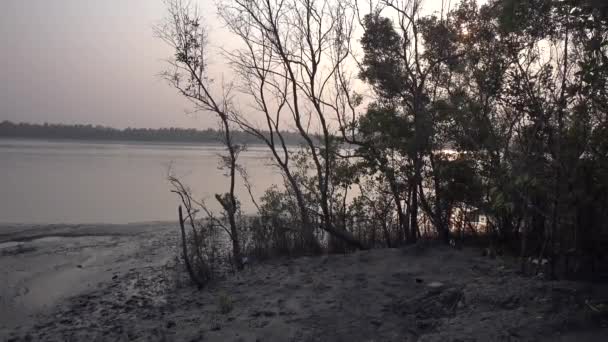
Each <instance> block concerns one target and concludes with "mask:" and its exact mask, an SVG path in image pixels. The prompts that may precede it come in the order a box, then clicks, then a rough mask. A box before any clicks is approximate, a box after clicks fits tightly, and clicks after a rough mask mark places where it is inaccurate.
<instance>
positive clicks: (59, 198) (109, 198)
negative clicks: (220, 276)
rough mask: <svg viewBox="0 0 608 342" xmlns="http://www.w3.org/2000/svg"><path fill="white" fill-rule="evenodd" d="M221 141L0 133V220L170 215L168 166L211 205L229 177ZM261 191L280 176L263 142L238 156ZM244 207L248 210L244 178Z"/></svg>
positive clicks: (173, 213)
mask: <svg viewBox="0 0 608 342" xmlns="http://www.w3.org/2000/svg"><path fill="white" fill-rule="evenodd" d="M220 153H222V146H219V145H194V144H191V145H188V144H185V145H183V144H162V145H158V144H142V143H105V142H104V143H88V142H72V141H60V142H58V141H53V142H47V141H34V140H0V222H4V223H7V222H11V223H15V222H25V223H127V222H138V221H155V220H175V217H176V207H177V204H178V201H177V198H176V197H175V195H174V194H172V193H171V192H170V186H169V184H168V182H167V180H166V177H167V173H168V170H169V168H171V170H172V172H173V174H175V175H177V176H178V177H180V178H181V179H183V180H184V182H185V183H186V184H187V185H189V186H190V187H191V189H192V190H193V193H194V194H195V195H197V197H198V198H202V199H207V203H209V204H210V206H211V207H212V208H214V209H218V208H219V207H218V206H217V205H216V203H215V199H213V195H214V194H215V193H220V192H225V191H226V189H227V186H228V178H226V177H224V176H223V172H222V171H221V170H219V169H218V165H219V163H218V160H219V158H218V155H219V154H220ZM239 161H240V163H241V164H242V165H244V166H245V167H246V168H247V172H248V174H249V177H250V180H251V182H252V183H253V185H254V191H255V192H256V195H257V196H260V195H261V194H262V192H263V191H264V189H266V188H268V187H269V186H271V185H272V184H280V183H282V178H281V176H280V175H279V174H278V172H277V170H276V168H274V167H271V166H269V165H270V164H271V159H270V154H269V153H268V152H267V150H266V149H265V148H264V147H262V146H250V147H249V149H248V150H247V151H245V152H243V153H242V154H241V156H240V159H239ZM237 190H238V191H239V194H240V197H241V198H242V202H243V209H244V211H245V212H247V211H251V210H252V207H253V206H252V204H250V201H249V197H248V195H247V194H246V191H245V189H244V187H243V186H242V184H239V187H238V189H237Z"/></svg>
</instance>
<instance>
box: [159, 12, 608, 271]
mask: <svg viewBox="0 0 608 342" xmlns="http://www.w3.org/2000/svg"><path fill="white" fill-rule="evenodd" d="M172 3H173V5H174V7H172V11H170V12H171V16H170V18H169V19H170V22H171V25H168V26H166V27H164V30H161V31H162V33H163V34H164V35H161V36H162V37H163V38H164V39H165V40H166V41H168V42H169V44H170V45H171V46H172V47H173V48H175V50H176V54H175V59H174V61H173V64H172V65H173V66H174V67H175V69H172V71H170V72H168V73H167V74H166V76H167V79H168V80H169V81H170V83H171V84H172V85H173V86H175V87H176V88H178V89H179V90H180V91H181V93H182V94H184V95H186V96H188V97H189V98H191V99H193V100H194V101H195V102H197V101H198V103H199V104H201V106H202V107H204V108H205V109H207V110H208V111H210V112H212V113H216V114H218V115H219V116H221V117H223V118H225V119H226V121H227V122H229V123H230V125H226V126H225V127H224V132H225V133H227V135H228V136H229V135H230V134H229V130H230V128H231V127H238V128H240V129H243V130H245V131H247V132H249V133H250V134H252V136H255V137H257V138H258V139H259V140H260V141H261V142H263V143H264V144H266V145H267V146H268V148H269V149H270V151H271V152H272V153H273V155H274V157H275V161H276V164H277V166H278V167H279V169H280V170H281V171H282V172H283V174H284V176H285V180H286V181H285V189H284V190H283V189H280V188H273V189H269V190H268V191H267V192H266V194H265V195H264V196H263V197H262V199H261V201H260V204H259V205H258V208H259V216H258V217H256V218H255V219H254V220H253V222H248V221H245V220H241V221H239V222H238V223H234V222H231V228H230V229H226V230H229V231H235V227H234V225H235V224H236V225H238V227H236V228H237V230H238V231H240V232H242V234H240V235H235V234H230V237H231V238H232V239H233V240H234V239H243V240H247V241H244V243H243V244H242V246H244V247H243V248H245V249H249V250H250V251H257V253H261V254H264V253H266V254H267V253H268V252H269V251H275V252H277V251H278V252H281V253H291V254H293V253H302V252H308V253H313V252H318V251H319V247H322V248H325V249H328V250H330V251H338V250H348V249H350V248H362V249H364V248H370V247H376V246H377V247H380V246H387V247H394V246H398V245H401V244H404V243H413V242H416V241H417V240H418V239H420V238H425V239H428V238H437V239H439V240H441V241H443V242H444V243H446V244H447V243H452V244H456V245H458V244H459V243H461V242H462V241H465V240H467V239H469V238H476V240H478V241H480V240H481V241H485V243H487V244H488V245H489V246H490V248H491V249H492V250H505V251H508V252H510V253H512V254H514V255H518V256H520V258H521V263H522V268H523V269H525V268H526V266H529V265H528V264H529V263H530V261H532V262H533V263H534V265H536V266H534V269H535V272H537V273H538V272H539V271H542V272H544V273H545V274H548V275H550V276H553V277H555V276H570V275H578V276H580V275H597V274H598V267H599V266H601V265H602V264H603V263H605V259H604V262H603V263H602V261H601V260H602V258H605V255H606V251H607V250H608V248H607V246H608V210H607V209H608V107H606V104H607V103H608V83H607V82H608V5H606V3H605V1H601V0H530V1H528V0H527V1H521V0H503V1H498V0H490V1H489V2H488V3H487V4H484V5H482V6H479V5H478V4H477V3H476V2H475V1H472V0H462V1H461V2H460V3H459V4H456V5H455V6H454V7H452V8H443V10H442V11H441V12H439V13H435V14H429V15H424V14H423V13H422V12H421V6H422V5H423V1H421V0H379V1H372V2H370V3H369V6H368V5H367V4H366V6H365V8H360V7H358V2H356V1H348V0H335V1H332V0H319V1H312V0H311V1H295V0H294V1H291V0H287V1H285V0H280V1H278V0H265V1H260V2H258V1H240V0H234V1H224V2H222V8H220V13H221V15H222V17H223V18H224V20H225V23H226V25H227V26H228V28H229V29H230V30H231V31H232V33H233V34H234V36H235V37H236V38H238V39H240V40H241V42H242V43H243V46H244V47H243V48H242V49H238V50H236V51H234V52H229V53H227V57H228V58H229V59H230V62H231V65H232V66H233V67H234V68H235V71H236V75H238V76H239V77H238V78H237V79H235V80H234V83H235V84H238V85H239V87H234V88H233V87H232V83H230V84H222V85H216V84H214V83H213V82H212V81H211V80H209V79H208V78H206V77H205V76H203V77H201V76H200V75H206V74H205V71H206V58H205V54H206V49H205V46H206V42H207V38H208V37H207V34H206V31H205V30H204V25H201V20H202V18H201V17H198V16H197V15H196V12H190V11H189V10H188V9H187V8H185V7H184V6H182V3H181V1H174V2H172ZM357 32H362V36H360V37H355V34H356V33H357ZM357 43H360V46H358V45H357ZM193 71H196V72H193ZM361 83H364V85H365V87H362V86H361ZM214 88H221V89H222V90H223V91H222V92H221V93H222V94H224V96H223V97H221V98H220V99H217V98H216V97H214V95H213V92H212V91H210V89H214ZM363 88H366V90H364V89H363ZM234 89H237V90H238V91H239V93H240V95H241V96H247V97H250V98H251V99H252V100H253V101H252V102H253V103H255V104H256V106H254V108H253V109H254V110H257V111H258V112H259V113H261V114H262V115H265V117H266V119H267V125H266V124H265V125H264V126H263V127H264V128H265V129H267V130H268V131H269V132H268V134H267V135H263V134H260V128H258V127H257V126H256V125H254V124H252V123H251V122H250V121H249V120H248V113H242V112H240V111H238V110H237V109H236V107H237V106H232V102H231V100H232V99H233V97H232V96H231V91H233V90H234ZM210 104H211V105H210ZM217 104H221V105H217ZM284 118H288V119H289V120H291V121H293V122H294V123H295V126H296V128H297V132H298V133H299V134H300V136H301V137H302V139H303V141H304V143H303V144H302V148H301V150H300V151H299V152H297V153H295V152H291V151H287V149H285V148H284V144H283V143H282V142H283V138H282V133H281V130H280V127H282V125H284V123H283V121H282V120H283V119H284ZM311 122H313V125H312V126H313V127H315V128H316V131H315V132H314V133H315V134H318V136H319V137H320V138H319V139H318V140H315V139H310V134H311V133H310V132H311V131H310V127H311V124H310V123H311ZM224 143H225V144H226V146H227V147H228V149H229V150H230V149H231V147H230V145H231V141H230V139H226V140H225V141H224ZM347 143H348V144H349V146H355V148H354V149H352V148H350V149H344V148H343V147H344V144H347ZM448 146H449V147H450V148H449V150H448V149H446V147H448ZM234 157H235V156H234V155H232V158H231V161H232V163H231V164H230V165H229V164H226V167H227V168H228V169H232V170H234V169H235V168H236V169H238V168H239V166H238V163H237V162H236V159H235V158H234ZM234 174H235V173H234V172H232V175H233V177H234ZM221 198H222V197H221V196H219V195H218V200H221ZM240 200H244V199H240ZM252 200H253V196H252ZM237 204H238V203H237V201H232V205H231V206H226V207H225V208H226V211H227V212H229V213H230V214H229V215H228V216H235V215H236V216H238V207H237V206H238V205H237ZM256 205H257V203H256ZM190 209H192V208H191V207H190ZM189 213H190V210H189ZM207 213H208V212H207ZM208 214H209V213H208ZM188 216H190V215H188ZM210 216H212V215H210ZM479 216H483V217H484V218H485V219H486V220H485V224H483V225H480V224H478V223H477V222H476V221H477V220H476V217H479ZM212 217H213V216H212ZM212 222H215V223H214V224H216V225H217V226H218V227H224V228H225V226H224V224H225V223H223V220H222V219H221V218H219V219H215V221H213V220H212ZM195 226H196V225H195V224H193V225H192V227H193V228H195ZM212 226H213V225H212ZM195 230H196V229H195ZM235 255H237V254H236V253H235ZM200 259H201V260H202V259H203V258H200Z"/></svg>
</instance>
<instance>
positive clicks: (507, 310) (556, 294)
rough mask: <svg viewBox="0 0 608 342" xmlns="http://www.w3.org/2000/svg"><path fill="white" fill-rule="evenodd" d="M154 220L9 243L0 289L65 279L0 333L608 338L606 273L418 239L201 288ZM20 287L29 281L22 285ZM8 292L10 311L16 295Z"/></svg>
mask: <svg viewBox="0 0 608 342" xmlns="http://www.w3.org/2000/svg"><path fill="white" fill-rule="evenodd" d="M151 227H153V228H150V227H148V228H141V227H140V228H141V231H138V232H137V233H133V234H131V235H111V236H93V237H92V236H87V237H80V238H77V240H69V242H66V240H59V241H60V242H59V241H55V242H49V241H46V242H45V241H38V242H37V244H34V245H32V246H26V247H21V248H22V251H21V252H20V253H17V254H9V255H3V256H2V257H1V259H0V260H2V261H1V263H2V270H3V271H2V272H3V277H6V276H7V272H6V271H5V269H6V267H11V268H12V270H13V271H12V272H16V274H17V275H19V276H15V275H8V277H9V278H8V279H9V285H12V286H9V288H8V289H5V288H3V290H2V291H3V298H5V297H4V296H5V293H7V292H8V293H9V295H10V293H13V295H18V297H17V298H21V300H26V299H25V298H28V299H27V300H31V301H34V302H37V301H42V302H44V299H41V298H45V293H47V291H49V290H53V289H55V288H56V287H55V285H53V286H50V287H49V286H43V285H41V284H42V283H41V281H42V280H45V281H46V280H48V279H52V281H51V284H62V285H57V288H60V289H61V290H56V291H55V290H53V291H52V293H53V295H51V296H50V297H51V298H54V300H52V301H50V302H47V303H45V305H46V306H45V308H44V309H40V308H38V309H37V311H36V313H35V314H33V312H34V310H32V309H31V308H30V309H29V311H28V312H26V313H27V314H29V315H26V317H27V318H24V319H20V320H18V321H17V322H13V323H12V324H10V326H9V325H6V326H5V328H4V330H3V333H4V335H3V336H1V337H3V338H6V339H8V340H14V341H22V340H23V341H25V340H35V341H38V340H41V341H81V340H90V341H121V340H125V341H127V340H132V341H203V340H204V341H252V342H253V341H577V342H580V341H608V315H606V313H605V311H603V310H599V311H598V310H594V309H593V308H595V309H598V308H604V306H603V304H605V303H608V288H607V287H606V285H602V284H589V283H580V282H568V281H544V280H541V279H538V278H532V277H522V276H520V275H518V274H517V272H516V271H515V269H514V268H513V267H512V263H511V261H509V260H506V259H502V258H497V259H489V258H486V257H482V256H481V255H480V253H479V252H478V251H477V250H467V249H465V250H462V251H458V250H454V249H450V248H447V247H446V248H444V247H438V248H431V249H429V248H418V247H416V246H412V247H408V248H405V249H386V250H372V251H365V252H357V253H353V254H348V255H330V256H319V257H301V258H295V259H287V258H285V259H277V260H271V261H266V262H262V263H254V264H252V265H251V266H250V267H248V268H247V269H246V270H245V271H243V272H240V273H239V274H233V275H228V276H227V277H226V278H225V279H223V280H221V281H218V282H216V283H214V284H212V285H210V286H209V287H207V288H205V289H203V290H200V291H199V290H197V289H195V288H193V287H192V286H190V285H189V284H188V282H187V279H185V278H184V277H183V276H182V275H183V272H182V270H181V269H180V266H179V265H176V264H175V261H174V260H175V258H174V256H175V250H174V249H173V248H172V247H173V246H174V245H175V243H176V242H177V240H176V238H177V235H176V229H175V227H173V226H171V225H169V226H167V225H165V226H163V225H156V226H151ZM135 230H137V229H135ZM64 238H65V237H64ZM31 242H34V241H33V240H32V241H31ZM47 243H49V245H48V246H47V245H45V244H47ZM29 247H31V248H29ZM10 248H15V247H14V246H13V247H10ZM28 248H29V249H28ZM19 260H20V261H19ZM11 265H12V266H11ZM14 265H17V266H14ZM50 265H59V266H52V267H51V266H50ZM79 265H80V266H81V267H79ZM55 268H57V272H58V273H55V272H54V271H53V270H54V269H55ZM18 269H19V270H18ZM21 269H23V270H21ZM20 272H23V273H20ZM78 272H81V273H78ZM55 274H58V275H55ZM37 277H41V278H37ZM15 284H16V285H15ZM37 284H38V285H37ZM66 284H67V289H68V290H69V291H68V290H66ZM87 284H90V285H87ZM3 286H5V285H3ZM72 286H73V288H72ZM5 287H6V286H5ZM25 288H27V289H28V292H27V293H25V294H19V293H17V294H15V291H17V292H18V291H24V292H26V291H25V290H19V289H25ZM11 291H12V292H11ZM33 293H34V294H33ZM28 296H29V297H28ZM13 299H14V298H13ZM3 301H4V299H3ZM1 305H2V312H3V313H5V312H6V311H5V310H6V309H5V308H6V307H7V306H6V305H7V304H6V303H5V302H2V304H1ZM590 305H591V306H590ZM26 306H27V305H26ZM10 307H11V308H14V307H16V306H15V305H13V306H10ZM11 310H13V309H11ZM26 311H27V310H26ZM22 317H23V316H22ZM2 319H3V322H4V319H6V317H3V318H2Z"/></svg>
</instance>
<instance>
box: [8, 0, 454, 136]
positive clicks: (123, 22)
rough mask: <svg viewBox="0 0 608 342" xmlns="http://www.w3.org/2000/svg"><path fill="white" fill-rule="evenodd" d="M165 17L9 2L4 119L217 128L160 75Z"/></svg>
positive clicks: (165, 52)
mask: <svg viewBox="0 0 608 342" xmlns="http://www.w3.org/2000/svg"><path fill="white" fill-rule="evenodd" d="M212 1H213V0H202V1H199V4H200V5H201V6H202V7H203V10H204V13H207V14H209V18H210V19H209V20H208V23H207V26H209V27H210V29H211V30H212V32H213V34H212V36H211V39H212V41H211V43H212V44H214V45H215V46H218V44H225V43H229V42H230V41H229V39H230V38H229V35H226V34H225V32H223V31H222V27H221V25H220V23H219V21H218V20H217V19H215V10H214V7H213V2H212ZM454 2H455V1H454ZM440 5H441V0H428V1H427V4H426V5H425V6H426V7H427V9H429V8H431V9H432V8H436V7H439V6H440ZM164 15H165V7H164V5H163V3H162V1H161V0H1V1H0V49H1V53H0V121H2V120H11V121H26V122H55V123H57V122H62V123H92V124H102V125H109V126H114V127H127V126H131V127H169V126H179V127H195V128H202V127H209V126H214V125H215V120H213V119H210V116H209V115H206V114H204V113H200V114H196V115H194V116H193V115H186V114H185V111H186V110H187V109H189V108H190V106H189V104H188V103H187V102H186V101H184V100H183V99H182V98H181V97H180V96H179V95H178V94H177V93H176V91H175V90H174V89H172V88H171V87H170V86H169V85H167V84H166V83H165V82H164V81H163V80H161V79H160V78H159V77H158V76H157V75H158V73H159V72H160V71H162V70H163V68H165V64H164V63H163V61H162V59H163V58H166V57H167V56H169V55H170V54H171V51H170V50H169V49H168V48H166V47H165V46H164V44H163V43H162V42H161V41H160V40H158V39H157V38H155V37H154V34H153V29H152V27H153V25H154V24H155V23H158V21H159V20H160V19H162V18H163V17H164ZM214 62H215V64H214ZM211 67H212V68H215V69H216V70H215V71H216V72H217V69H220V71H221V69H222V66H221V64H220V63H219V61H213V60H212V64H211Z"/></svg>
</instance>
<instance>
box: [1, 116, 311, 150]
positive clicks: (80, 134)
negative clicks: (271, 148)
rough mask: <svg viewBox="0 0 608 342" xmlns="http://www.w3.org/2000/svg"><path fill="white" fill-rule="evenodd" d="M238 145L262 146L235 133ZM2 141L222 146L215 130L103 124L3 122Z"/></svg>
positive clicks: (290, 136)
mask: <svg viewBox="0 0 608 342" xmlns="http://www.w3.org/2000/svg"><path fill="white" fill-rule="evenodd" d="M232 135H233V137H232V138H233V140H234V143H236V144H259V140H258V139H257V138H255V137H253V136H251V135H250V134H248V133H245V132H243V131H238V130H235V131H234V132H232ZM283 136H284V137H285V141H286V143H287V144H289V145H298V144H300V143H302V141H303V139H302V138H301V137H300V136H299V134H296V133H291V132H284V133H283ZM0 138H28V139H73V140H100V141H142V142H165V143H209V144H213V143H220V142H221V139H222V132H221V131H220V130H216V129H211V128H209V129H206V130H197V129H185V128H174V127H171V128H158V129H154V128H130V127H129V128H125V129H117V128H112V127H106V126H100V125H65V124H49V123H44V124H32V123H23V122H22V123H13V122H11V121H3V122H0Z"/></svg>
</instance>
